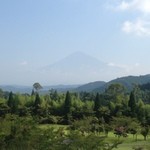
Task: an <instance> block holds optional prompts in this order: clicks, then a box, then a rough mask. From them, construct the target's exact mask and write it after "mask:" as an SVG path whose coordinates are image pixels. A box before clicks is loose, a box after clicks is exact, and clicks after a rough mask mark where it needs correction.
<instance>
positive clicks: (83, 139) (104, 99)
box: [0, 83, 150, 150]
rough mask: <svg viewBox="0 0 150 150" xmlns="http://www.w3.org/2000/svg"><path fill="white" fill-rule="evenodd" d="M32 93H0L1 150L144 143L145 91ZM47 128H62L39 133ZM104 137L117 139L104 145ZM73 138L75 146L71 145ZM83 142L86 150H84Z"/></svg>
mask: <svg viewBox="0 0 150 150" xmlns="http://www.w3.org/2000/svg"><path fill="white" fill-rule="evenodd" d="M33 87H34V90H32V92H31V95H29V94H18V93H17V94H15V93H13V92H4V91H2V90H0V121H1V124H0V126H1V128H0V137H1V138H0V148H1V149H11V147H13V148H14V149H16V148H21V149H48V150H49V149H51V148H52V149H60V148H61V147H64V149H65V147H67V149H69V150H72V149H73V148H77V147H78V145H77V144H81V145H80V146H81V147H82V148H83V149H85V150H86V149H90V148H91V147H94V149H100V150H101V148H102V149H103V150H104V149H106V150H111V149H114V147H115V146H116V145H118V144H120V143H121V142H122V141H120V140H118V139H120V137H126V138H127V136H128V134H132V135H133V136H134V135H135V141H138V136H139V134H141V135H142V136H143V140H145V141H146V140H147V136H148V134H149V125H150V96H149V95H150V90H149V88H146V89H145V88H143V87H145V86H144V85H143V86H134V88H133V90H132V91H131V92H129V91H128V90H126V88H125V87H124V86H123V85H122V84H118V83H116V84H111V85H110V86H109V87H108V88H107V89H106V90H105V92H103V93H90V92H80V93H76V92H69V91H67V92H66V93H65V94H64V93H58V92H57V91H56V90H50V91H49V93H48V94H45V95H40V94H39V91H40V90H41V89H42V86H41V85H40V84H39V83H35V84H34V85H33ZM52 124H54V125H56V124H57V125H63V126H66V127H67V128H66V127H65V128H58V130H56V129H54V128H50V129H42V128H41V127H40V126H41V125H52ZM109 133H113V134H114V135H116V137H118V138H116V141H115V142H114V141H109V142H108V140H107V137H108V136H109ZM54 137H55V138H54ZM41 138H42V139H43V140H41ZM76 138H78V139H80V140H79V141H76V140H75V139H76ZM99 138H100V139H99ZM92 139H94V141H95V142H96V143H95V142H93V141H92ZM87 141H89V142H90V145H87V147H86V144H87ZM35 142H39V143H38V144H35ZM66 142H67V143H66ZM52 143H53V144H52ZM112 144H113V145H112ZM23 145H24V148H23ZM106 145H107V146H106ZM68 146H69V147H68ZM50 147H51V148H50ZM100 147H101V148H100Z"/></svg>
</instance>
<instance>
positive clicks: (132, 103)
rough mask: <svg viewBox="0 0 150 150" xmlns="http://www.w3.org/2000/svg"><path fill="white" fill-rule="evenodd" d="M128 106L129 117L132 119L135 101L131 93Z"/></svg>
mask: <svg viewBox="0 0 150 150" xmlns="http://www.w3.org/2000/svg"><path fill="white" fill-rule="evenodd" d="M128 106H129V108H130V110H131V115H132V116H133V117H134V116H135V111H136V100H135V95H134V92H133V91H132V92H131V93H130V98H129V102H128Z"/></svg>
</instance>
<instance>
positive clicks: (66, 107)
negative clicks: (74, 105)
mask: <svg viewBox="0 0 150 150" xmlns="http://www.w3.org/2000/svg"><path fill="white" fill-rule="evenodd" d="M70 112H71V95H70V93H69V91H67V93H66V98H65V103H64V114H65V115H67V114H69V113H70Z"/></svg>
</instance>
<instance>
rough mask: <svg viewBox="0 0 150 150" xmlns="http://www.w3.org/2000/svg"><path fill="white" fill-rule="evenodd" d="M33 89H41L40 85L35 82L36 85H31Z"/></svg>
mask: <svg viewBox="0 0 150 150" xmlns="http://www.w3.org/2000/svg"><path fill="white" fill-rule="evenodd" d="M33 88H34V89H35V90H36V91H38V90H40V89H42V88H43V87H42V86H41V85H40V83H38V82H36V83H34V84H33Z"/></svg>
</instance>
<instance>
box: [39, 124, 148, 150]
mask: <svg viewBox="0 0 150 150" xmlns="http://www.w3.org/2000/svg"><path fill="white" fill-rule="evenodd" d="M39 127H40V128H41V129H48V128H50V127H53V128H55V129H56V130H57V129H59V128H64V129H67V127H68V126H66V125H39ZM114 140H118V137H116V136H115V135H114V133H113V132H110V133H109V134H108V138H106V141H107V142H108V143H113V141H114ZM119 140H121V141H123V143H122V144H119V145H118V148H115V149H114V150H133V147H137V146H138V147H139V146H141V147H149V148H147V149H144V150H150V138H147V140H146V141H144V137H143V136H142V135H141V134H139V135H138V136H137V141H136V140H135V139H134V138H133V135H131V134H128V137H120V138H119ZM142 150H143V149H142Z"/></svg>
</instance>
